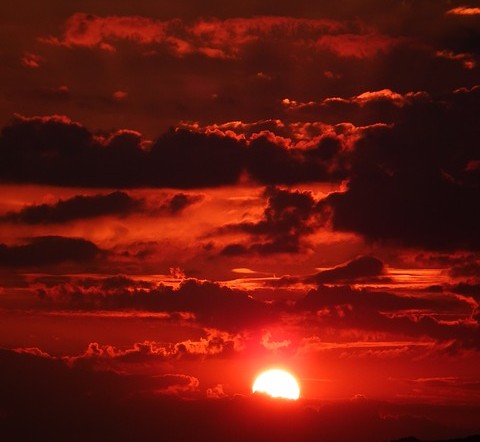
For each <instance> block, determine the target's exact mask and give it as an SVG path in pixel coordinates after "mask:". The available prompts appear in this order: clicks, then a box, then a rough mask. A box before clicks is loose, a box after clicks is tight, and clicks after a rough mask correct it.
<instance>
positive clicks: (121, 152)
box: [0, 116, 345, 211]
mask: <svg viewBox="0 0 480 442" xmlns="http://www.w3.org/2000/svg"><path fill="white" fill-rule="evenodd" d="M279 143H280V141H279V142H278V143H277V142H276V141H275V140H269V139H268V137H266V136H261V137H258V138H256V139H254V140H253V141H252V142H251V143H250V146H249V147H248V148H247V143H246V142H245V141H244V140H239V139H236V138H234V137H231V136H225V134H223V133H220V132H219V133H207V132H199V131H191V130H186V129H177V130H173V129H172V130H170V131H169V132H167V133H165V134H163V135H162V136H160V137H159V138H158V139H157V140H156V141H155V142H154V143H153V144H151V145H149V144H148V143H147V141H146V140H144V139H143V138H142V136H141V134H139V133H138V132H134V131H129V130H121V131H118V132H115V133H113V134H111V135H109V136H107V137H99V136H94V135H93V134H92V133H90V132H89V131H88V130H87V129H86V128H85V127H83V126H82V125H80V124H78V123H74V122H72V121H71V120H69V119H68V118H67V117H62V116H50V117H33V118H24V117H17V118H16V119H14V120H13V121H12V122H11V123H10V124H9V125H7V126H5V127H4V128H3V130H2V132H1V135H0V159H1V160H2V161H1V164H0V179H1V180H2V181H3V182H14V183H39V184H53V185H60V186H83V187H123V188H129V187H147V186H150V187H173V188H184V189H188V188H198V187H212V186H222V185H230V184H235V183H237V182H238V180H239V178H240V176H241V174H242V173H243V172H245V171H246V172H248V174H249V175H250V176H251V177H252V178H253V179H254V180H257V181H259V182H260V183H265V184H276V183H295V182H305V181H330V180H334V181H337V180H339V179H341V178H344V177H345V171H344V167H343V164H342V161H341V160H337V159H335V157H336V156H337V154H339V152H340V151H341V145H340V144H339V143H338V141H336V140H335V139H334V138H328V137H327V138H325V139H322V140H319V142H318V143H317V144H316V145H315V146H313V147H312V148H310V149H307V150H302V149H287V148H286V146H283V145H281V144H279ZM272 161H273V164H272ZM118 197H119V196H118V195H117V196H116V198H118ZM110 198H112V197H110ZM82 202H85V201H82ZM188 202H193V201H192V200H191V197H189V201H188ZM72 204H73V203H72ZM75 204H79V201H76V202H75ZM85 204H86V203H85ZM184 204H186V201H185V197H182V196H181V195H180V194H179V195H178V196H177V197H175V199H173V200H172V201H171V207H170V209H171V210H173V211H176V210H177V207H180V206H182V205H184ZM57 209H58V210H57V211H59V210H60V209H59V208H57Z"/></svg>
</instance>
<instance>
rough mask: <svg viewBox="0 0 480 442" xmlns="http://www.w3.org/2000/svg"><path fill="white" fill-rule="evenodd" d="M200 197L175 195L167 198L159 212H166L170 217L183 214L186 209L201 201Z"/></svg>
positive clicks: (201, 197)
mask: <svg viewBox="0 0 480 442" xmlns="http://www.w3.org/2000/svg"><path fill="white" fill-rule="evenodd" d="M202 199H203V196H202V195H188V194H186V193H176V194H175V195H173V196H171V197H169V198H168V199H167V200H166V201H165V202H164V203H163V204H162V206H161V208H160V210H161V211H166V212H167V213H169V214H171V215H177V214H179V213H181V212H183V211H184V210H185V209H186V208H187V207H189V206H191V205H193V204H195V203H198V202H200V201H202Z"/></svg>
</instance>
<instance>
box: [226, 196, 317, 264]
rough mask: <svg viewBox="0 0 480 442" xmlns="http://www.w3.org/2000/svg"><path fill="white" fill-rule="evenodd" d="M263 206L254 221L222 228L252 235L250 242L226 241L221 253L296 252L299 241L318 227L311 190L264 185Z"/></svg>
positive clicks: (315, 207)
mask: <svg viewBox="0 0 480 442" xmlns="http://www.w3.org/2000/svg"><path fill="white" fill-rule="evenodd" d="M264 197H266V198H267V207H266V208H265V210H264V212H263V218H262V219H261V220H260V221H257V222H243V223H240V224H234V225H230V226H227V227H226V230H227V231H239V232H244V233H248V234H249V235H251V236H252V239H253V244H252V243H250V244H248V245H243V244H230V245H227V246H226V247H225V248H224V249H223V251H222V254H224V255H238V254H244V253H259V254H261V255H268V254H273V253H298V252H300V251H301V248H302V240H303V239H304V237H305V236H307V235H309V234H311V233H313V232H314V231H315V229H316V228H317V227H318V226H319V216H320V213H319V211H318V209H317V202H316V200H315V199H314V197H313V195H312V193H311V192H308V191H290V190H285V189H279V188H276V187H268V188H267V189H266V190H265V192H264Z"/></svg>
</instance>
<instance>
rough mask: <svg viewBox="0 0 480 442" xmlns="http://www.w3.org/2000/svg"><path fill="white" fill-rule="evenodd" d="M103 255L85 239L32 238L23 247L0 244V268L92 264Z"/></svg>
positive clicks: (60, 237) (59, 237)
mask: <svg viewBox="0 0 480 442" xmlns="http://www.w3.org/2000/svg"><path fill="white" fill-rule="evenodd" d="M103 253H104V252H102V250H100V249H99V248H98V247H97V246H96V245H95V244H94V243H92V242H90V241H87V240H85V239H81V238H66V237H62V236H41V237H35V238H31V239H30V240H28V242H27V243H26V244H22V245H13V246H8V245H6V244H0V266H3V267H31V266H48V265H56V264H61V263H65V262H77V263H81V262H90V261H93V260H95V259H96V258H98V257H100V256H101V255H102V254H103Z"/></svg>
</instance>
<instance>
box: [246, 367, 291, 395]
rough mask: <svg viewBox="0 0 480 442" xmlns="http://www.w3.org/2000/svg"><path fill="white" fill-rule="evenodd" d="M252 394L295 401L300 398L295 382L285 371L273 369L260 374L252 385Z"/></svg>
mask: <svg viewBox="0 0 480 442" xmlns="http://www.w3.org/2000/svg"><path fill="white" fill-rule="evenodd" d="M252 392H253V393H256V392H258V393H266V394H268V395H269V396H272V397H276V398H283V399H293V400H296V399H298V398H299V397H300V387H299V385H298V382H297V380H296V379H295V378H294V377H293V376H292V375H291V374H290V373H288V372H287V371H285V370H279V369H273V370H267V371H264V372H263V373H261V374H260V375H259V376H258V377H257V378H256V379H255V382H254V383H253V386H252Z"/></svg>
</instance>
